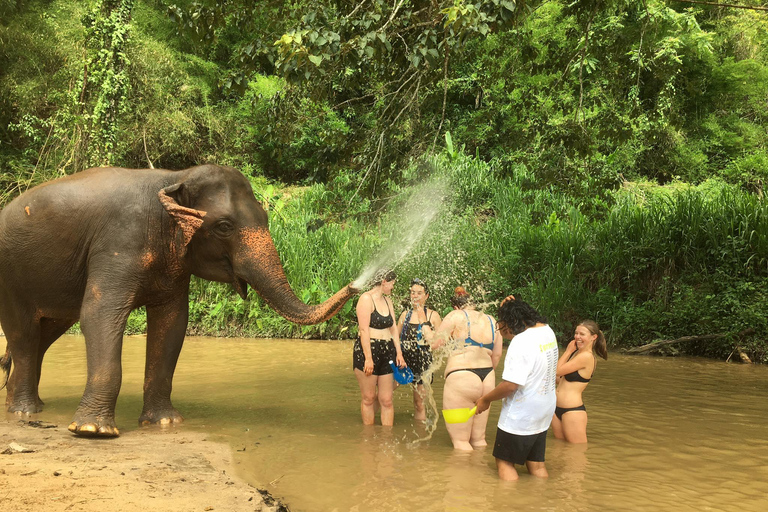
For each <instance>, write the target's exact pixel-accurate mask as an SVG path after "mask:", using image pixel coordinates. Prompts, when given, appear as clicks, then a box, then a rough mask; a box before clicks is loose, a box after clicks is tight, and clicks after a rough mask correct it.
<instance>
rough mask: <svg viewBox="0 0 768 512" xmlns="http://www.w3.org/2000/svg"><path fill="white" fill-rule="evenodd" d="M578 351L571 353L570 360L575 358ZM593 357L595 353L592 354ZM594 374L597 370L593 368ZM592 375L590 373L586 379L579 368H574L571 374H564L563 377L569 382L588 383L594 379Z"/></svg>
mask: <svg viewBox="0 0 768 512" xmlns="http://www.w3.org/2000/svg"><path fill="white" fill-rule="evenodd" d="M577 353H578V352H574V353H573V354H571V357H569V358H568V361H570V360H571V359H573V356H575V355H576V354H577ZM592 357H595V355H594V354H592ZM594 374H595V370H594V369H593V370H592V375H594ZM592 375H590V376H589V378H588V379H585V378H584V377H582V376H581V374H580V373H579V370H574V371H572V372H571V373H569V374H566V375H563V378H565V380H567V381H568V382H584V383H587V382H589V381H590V380H592Z"/></svg>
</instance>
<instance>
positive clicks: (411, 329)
mask: <svg viewBox="0 0 768 512" xmlns="http://www.w3.org/2000/svg"><path fill="white" fill-rule="evenodd" d="M410 292H411V309H409V310H407V311H403V313H402V314H401V315H400V319H399V320H398V321H397V330H398V332H400V343H401V344H402V349H403V358H404V359H405V363H406V364H407V365H408V368H410V369H411V370H412V371H413V376H414V381H415V384H416V386H414V388H413V409H414V414H413V417H414V419H416V420H418V421H425V420H426V419H427V412H426V410H425V409H424V383H423V382H422V379H421V374H422V373H424V372H425V371H426V370H427V369H428V368H429V365H430V364H432V352H431V351H430V349H429V342H430V341H431V340H432V335H433V334H434V329H437V328H438V327H440V322H441V319H440V315H438V314H437V312H436V311H433V310H431V309H429V308H428V307H427V306H425V304H426V302H427V299H428V298H429V288H428V287H427V283H425V282H424V281H422V280H421V279H414V280H413V281H411V289H410ZM429 382H430V383H432V376H431V375H430V380H429Z"/></svg>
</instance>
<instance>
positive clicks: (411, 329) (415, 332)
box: [400, 306, 433, 341]
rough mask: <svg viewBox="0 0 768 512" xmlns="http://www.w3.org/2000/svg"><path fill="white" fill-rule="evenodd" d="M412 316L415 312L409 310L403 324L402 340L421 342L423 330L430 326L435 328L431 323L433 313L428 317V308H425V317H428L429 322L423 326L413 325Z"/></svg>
mask: <svg viewBox="0 0 768 512" xmlns="http://www.w3.org/2000/svg"><path fill="white" fill-rule="evenodd" d="M411 315H413V310H412V309H410V310H408V313H406V315H405V321H404V322H403V330H402V331H401V332H400V339H401V340H404V341H421V337H422V334H421V329H422V327H424V326H425V325H426V326H429V327H433V325H432V322H430V320H429V317H431V316H432V313H430V314H429V315H428V316H427V307H426V306H424V315H425V316H427V321H426V322H424V323H423V324H412V323H411Z"/></svg>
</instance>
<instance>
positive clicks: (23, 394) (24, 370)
mask: <svg viewBox="0 0 768 512" xmlns="http://www.w3.org/2000/svg"><path fill="white" fill-rule="evenodd" d="M3 327H4V328H5V338H6V342H7V344H8V352H9V353H10V355H11V358H12V360H13V370H12V371H11V375H10V377H9V379H8V394H7V395H6V398H5V403H6V406H7V407H8V412H15V413H18V414H34V413H37V412H40V411H41V410H42V408H41V407H40V405H39V404H38V395H37V383H38V374H37V372H38V370H37V354H38V350H39V348H40V324H39V323H38V322H37V321H36V320H34V319H33V318H32V315H29V317H28V319H26V321H24V322H23V323H17V322H7V321H6V322H5V323H4V325H3Z"/></svg>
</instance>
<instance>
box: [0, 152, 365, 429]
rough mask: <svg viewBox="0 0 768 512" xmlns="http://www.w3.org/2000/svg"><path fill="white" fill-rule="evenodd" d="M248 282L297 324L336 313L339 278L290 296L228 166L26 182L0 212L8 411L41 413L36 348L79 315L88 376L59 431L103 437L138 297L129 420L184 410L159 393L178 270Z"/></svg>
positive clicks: (179, 317) (171, 340) (179, 336)
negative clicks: (139, 406)
mask: <svg viewBox="0 0 768 512" xmlns="http://www.w3.org/2000/svg"><path fill="white" fill-rule="evenodd" d="M193 274H194V275H196V276H198V277H200V278H203V279H207V280H210V281H218V282H223V283H231V284H232V285H233V286H234V289H235V290H236V291H237V293H238V294H239V295H240V296H241V297H243V298H245V297H246V293H247V286H248V285H250V286H251V287H252V288H254V289H255V290H256V292H257V293H258V294H259V295H260V296H261V297H262V298H263V299H264V300H265V301H266V302H267V303H268V304H269V305H270V306H271V307H272V308H274V309H275V310H276V311H277V312H278V313H279V314H280V315H282V316H283V317H285V318H286V319H288V320H290V321H292V322H296V323H299V324H315V323H320V322H323V321H325V320H327V319H328V318H330V317H332V316H333V315H335V314H336V313H337V312H338V311H339V309H341V307H342V306H343V305H344V303H345V302H346V301H347V300H348V299H349V298H350V297H352V296H353V295H355V294H356V293H357V289H356V288H355V287H354V286H353V285H352V283H350V284H349V285H347V286H345V287H344V288H342V289H341V290H339V291H338V292H336V293H335V294H334V295H333V296H332V297H330V298H329V299H328V300H326V301H325V302H323V303H322V304H319V305H315V306H308V305H306V304H305V303H303V302H302V301H301V300H299V299H298V297H296V295H295V294H294V292H293V291H292V289H291V287H290V285H289V284H288V280H287V278H286V276H285V272H284V269H283V266H282V264H281V262H280V258H279V256H278V253H277V249H276V248H275V245H274V242H273V240H272V236H271V235H270V232H269V229H268V222H267V213H266V212H265V210H264V209H263V208H262V206H261V204H260V203H259V201H257V199H256V197H255V196H254V193H253V190H252V188H251V184H250V182H249V181H248V180H247V179H246V178H245V176H243V174H242V173H241V172H240V171H238V170H237V169H233V168H231V167H225V166H217V165H201V166H197V167H192V168H189V169H185V170H179V171H172V170H166V169H126V168H117V167H100V168H92V169H87V170H84V171H80V172H78V173H75V174H72V175H69V176H65V177H62V178H58V179H55V180H53V181H50V182H47V183H43V184H41V185H38V186H36V187H34V188H32V189H30V190H28V191H26V192H24V193H23V194H21V195H20V196H18V197H16V198H15V199H14V200H13V201H11V202H10V203H9V204H8V205H7V206H6V207H5V208H4V209H3V210H2V211H0V325H2V328H3V330H4V331H5V335H6V339H7V348H8V351H7V352H6V355H5V357H4V359H3V363H4V367H5V368H4V369H5V370H6V375H7V374H8V372H9V370H10V368H9V367H10V362H11V361H12V362H13V371H12V372H10V376H9V377H8V380H7V385H8V391H7V396H6V406H7V407H8V411H9V412H16V413H19V414H32V413H36V412H40V411H41V410H42V407H43V402H42V401H41V400H40V397H39V394H38V385H39V382H40V371H41V367H42V363H43V356H44V355H45V352H46V350H48V348H49V347H50V346H51V344H52V343H53V342H54V341H55V340H56V339H57V338H59V337H60V336H61V335H62V334H64V333H65V332H66V331H67V330H68V329H69V328H70V327H72V325H74V324H75V323H76V322H77V321H78V320H79V321H80V327H81V329H82V332H83V335H84V337H85V347H86V359H87V369H88V372H87V375H88V377H87V381H86V386H85V391H84V393H83V396H82V399H81V401H80V404H79V406H78V408H77V411H76V412H75V416H74V419H73V421H72V423H71V424H70V425H69V430H70V431H72V432H73V433H74V434H76V435H79V436H85V437H116V436H118V435H119V430H118V428H117V425H116V423H115V403H116V401H117V396H118V393H119V391H120V385H121V380H122V369H121V350H122V342H123V332H124V330H125V325H126V321H127V319H128V315H129V313H130V312H131V311H132V310H134V309H136V308H138V307H141V306H146V313H147V346H146V364H145V373H144V405H143V410H142V413H141V416H140V417H139V424H140V425H148V424H152V423H160V424H162V425H167V424H175V423H179V422H181V421H183V417H182V416H181V414H180V413H179V412H178V411H177V410H176V409H175V408H174V407H173V405H172V404H171V388H172V381H173V374H174V371H175V369H176V363H177V361H178V357H179V353H180V351H181V348H182V345H183V343H184V336H185V333H186V328H187V322H188V316H189V281H190V277H191V275H193Z"/></svg>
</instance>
